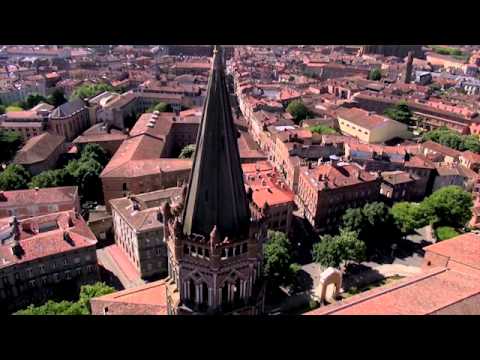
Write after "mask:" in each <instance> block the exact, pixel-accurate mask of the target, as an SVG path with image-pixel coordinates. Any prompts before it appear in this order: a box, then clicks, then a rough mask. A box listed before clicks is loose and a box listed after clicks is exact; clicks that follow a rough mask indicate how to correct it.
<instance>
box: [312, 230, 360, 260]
mask: <svg viewBox="0 0 480 360" xmlns="http://www.w3.org/2000/svg"><path fill="white" fill-rule="evenodd" d="M312 256H313V260H314V261H315V262H316V263H319V264H320V265H322V266H324V267H334V268H339V267H340V266H341V265H342V264H348V262H351V261H352V262H362V261H364V260H365V258H366V245H365V243H364V242H363V241H361V240H359V239H358V234H357V233H356V232H355V231H348V230H340V234H339V235H335V236H332V235H323V236H320V241H319V242H317V243H315V244H313V249H312Z"/></svg>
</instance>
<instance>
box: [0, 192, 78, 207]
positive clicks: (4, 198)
mask: <svg viewBox="0 0 480 360" xmlns="http://www.w3.org/2000/svg"><path fill="white" fill-rule="evenodd" d="M0 194H1V195H0V209H1V208H10V207H19V206H27V205H31V204H32V203H34V204H35V205H37V206H41V205H46V204H53V203H60V202H68V201H72V202H73V201H75V199H76V197H77V196H78V188H77V187H76V186H63V187H52V188H41V189H38V190H36V189H26V190H13V191H3V192H0Z"/></svg>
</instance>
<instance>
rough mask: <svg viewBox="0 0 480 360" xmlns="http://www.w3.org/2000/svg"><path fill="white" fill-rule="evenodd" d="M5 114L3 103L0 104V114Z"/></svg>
mask: <svg viewBox="0 0 480 360" xmlns="http://www.w3.org/2000/svg"><path fill="white" fill-rule="evenodd" d="M2 114H5V105H0V115H2Z"/></svg>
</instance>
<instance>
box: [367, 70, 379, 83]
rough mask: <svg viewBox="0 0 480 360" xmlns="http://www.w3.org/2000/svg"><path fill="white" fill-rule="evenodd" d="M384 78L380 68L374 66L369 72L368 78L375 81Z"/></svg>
mask: <svg viewBox="0 0 480 360" xmlns="http://www.w3.org/2000/svg"><path fill="white" fill-rule="evenodd" d="M381 78H382V71H381V70H380V69H379V68H374V69H372V70H370V73H369V74H368V79H369V80H373V81H378V80H380V79H381Z"/></svg>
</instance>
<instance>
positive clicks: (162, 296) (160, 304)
mask: <svg viewBox="0 0 480 360" xmlns="http://www.w3.org/2000/svg"><path fill="white" fill-rule="evenodd" d="M166 287H167V285H166V283H165V280H158V281H155V282H152V283H149V284H146V285H141V286H138V287H135V288H132V289H126V290H122V291H118V292H115V293H112V294H108V295H104V296H100V297H97V298H94V299H92V305H93V308H96V307H97V306H96V304H95V303H97V304H98V305H99V306H102V307H104V308H105V307H106V308H107V309H108V310H107V311H108V313H109V314H115V315H167V289H166Z"/></svg>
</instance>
